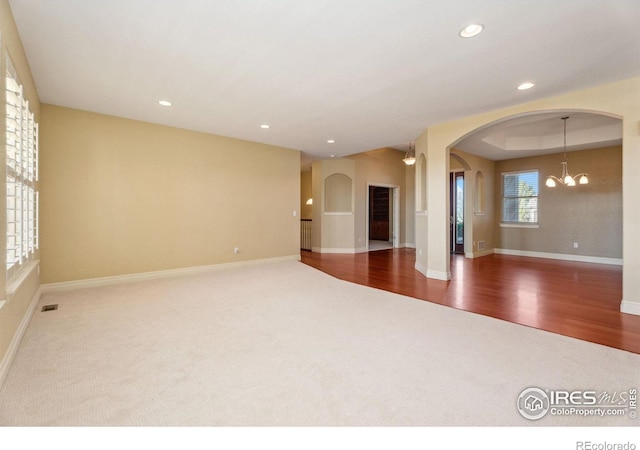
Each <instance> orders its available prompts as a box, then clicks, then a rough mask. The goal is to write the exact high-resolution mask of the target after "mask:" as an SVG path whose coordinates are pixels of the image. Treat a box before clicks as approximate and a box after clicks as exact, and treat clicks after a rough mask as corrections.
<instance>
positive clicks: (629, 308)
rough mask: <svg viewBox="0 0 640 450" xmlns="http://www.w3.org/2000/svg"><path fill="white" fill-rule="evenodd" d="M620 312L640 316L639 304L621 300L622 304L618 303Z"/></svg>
mask: <svg viewBox="0 0 640 450" xmlns="http://www.w3.org/2000/svg"><path fill="white" fill-rule="evenodd" d="M620 312H623V313H626V314H633V315H636V316H640V302H631V301H629V300H622V303H620Z"/></svg>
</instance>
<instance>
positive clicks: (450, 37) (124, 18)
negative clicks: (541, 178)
mask: <svg viewBox="0 0 640 450" xmlns="http://www.w3.org/2000/svg"><path fill="white" fill-rule="evenodd" d="M10 4H11V8H12V10H13V13H14V16H15V19H16V23H17V25H18V29H19V32H20V35H21V38H22V41H23V44H24V47H25V50H26V53H27V57H28V59H29V63H30V65H31V69H32V72H33V76H34V78H35V82H36V85H37V87H38V92H39V95H40V98H41V101H42V102H44V103H51V104H55V105H61V106H67V107H72V108H79V109H83V110H88V111H95V112H99V113H104V114H111V115H116V116H120V117H126V118H132V119H138V120H143V121H148V122H153V123H159V124H165V125H171V126H175V127H181V128H186V129H191V130H197V131H204V132H208V133H215V134H221V135H226V136H233V137H237V138H241V139H247V140H251V141H258V142H263V143H268V144H274V145H280V146H284V147H289V148H294V149H297V150H302V151H303V152H304V154H305V155H306V157H307V158H309V157H328V156H329V155H332V154H334V155H336V156H345V155H349V154H354V153H359V152H362V151H366V150H371V149H375V148H380V147H386V146H397V145H398V144H405V143H407V142H408V141H410V140H413V139H415V138H416V136H417V135H418V134H420V133H421V132H422V131H423V130H424V129H425V128H426V127H427V126H429V125H432V124H436V123H441V122H446V121H448V120H452V119H455V118H459V117H464V116H468V115H472V114H478V113H482V112H485V111H489V110H495V109H497V108H502V107H507V106H510V105H514V104H518V103H523V102H527V101H532V100H536V99H540V98H544V97H548V96H552V95H557V94H561V93H563V92H568V91H572V90H577V89H582V88H586V87H589V86H593V85H598V84H603V83H607V82H612V81H617V80H621V79H625V78H630V77H635V76H639V75H640V27H639V26H638V24H639V23H640V1H638V0H562V1H558V0H536V1H514V0H483V1H478V0H448V1H439V2H436V1H427V0H367V1H364V0H340V1H338V0H313V1H311V0H242V1H237V0H216V1H212V0H182V1H179V0H109V1H102V0H56V1H51V0H10ZM472 22H479V23H482V24H484V25H485V31H484V32H483V33H482V34H480V35H479V36H477V37H475V38H471V39H462V38H460V37H458V31H459V30H460V29H461V28H463V27H464V26H466V25H467V24H469V23H472ZM523 81H532V82H534V83H535V84H536V85H535V87H534V88H533V89H530V90H528V91H517V90H516V89H515V88H516V86H517V85H518V84H520V83H521V82H523ZM159 99H169V100H171V101H172V102H173V103H174V106H173V107H170V108H166V107H161V106H159V105H158V104H157V101H158V100H159ZM553 122H554V124H556V125H557V123H558V122H561V121H560V120H559V119H558V118H556V120H555V121H553ZM575 122H578V119H576V120H575ZM263 123H267V124H270V125H271V128H270V129H268V130H263V129H261V128H260V125H261V124H263ZM560 125H561V123H560ZM596 125H597V127H600V126H601V124H596ZM544 126H545V125H544V124H541V123H529V124H528V125H522V127H521V129H524V130H527V131H525V133H524V136H525V137H527V136H528V135H529V134H530V130H531V129H532V128H529V127H537V128H539V127H544ZM568 126H569V125H568ZM499 131H501V132H503V138H504V139H506V140H508V137H509V136H506V135H504V130H499ZM498 134H499V133H498ZM552 134H556V135H557V130H554V131H553V133H552ZM510 137H511V138H513V137H514V136H512V135H510ZM529 137H530V136H529ZM327 139H335V140H336V143H335V144H327V142H326V141H327ZM478 139H480V138H478ZM533 140H535V139H533ZM483 142H484V143H483V148H485V145H484V144H486V151H487V152H491V151H494V150H495V148H499V147H501V146H502V144H500V138H499V136H498V137H494V138H491V139H487V138H486V136H485V141H483ZM512 142H514V141H513V139H512ZM543 144H545V145H549V146H551V145H556V144H548V143H543ZM518 145H524V144H522V143H520V144H518ZM530 145H532V144H526V145H524V146H525V147H528V146H530ZM491 146H493V147H495V148H494V149H493V150H492V149H491V148H490V147H491ZM480 151H482V149H480Z"/></svg>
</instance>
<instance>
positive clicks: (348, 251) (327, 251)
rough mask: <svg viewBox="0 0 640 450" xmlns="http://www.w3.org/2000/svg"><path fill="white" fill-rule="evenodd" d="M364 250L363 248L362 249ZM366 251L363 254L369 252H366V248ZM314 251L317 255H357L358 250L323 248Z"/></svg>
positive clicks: (314, 248) (313, 249)
mask: <svg viewBox="0 0 640 450" xmlns="http://www.w3.org/2000/svg"><path fill="white" fill-rule="evenodd" d="M361 248H363V247H361ZM364 248H365V250H364V252H362V253H365V252H367V251H368V250H366V247H364ZM312 251H314V252H316V253H340V254H343V253H344V254H353V253H356V249H355V248H323V247H313V248H312Z"/></svg>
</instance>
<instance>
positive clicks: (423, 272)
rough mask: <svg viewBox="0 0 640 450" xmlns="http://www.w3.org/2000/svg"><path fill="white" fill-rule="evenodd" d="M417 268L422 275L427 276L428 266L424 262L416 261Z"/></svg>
mask: <svg viewBox="0 0 640 450" xmlns="http://www.w3.org/2000/svg"><path fill="white" fill-rule="evenodd" d="M414 267H415V269H416V270H417V271H418V272H420V273H421V274H422V275H424V276H425V277H426V276H427V268H426V267H425V266H423V265H422V264H420V263H419V262H416V264H415V266H414Z"/></svg>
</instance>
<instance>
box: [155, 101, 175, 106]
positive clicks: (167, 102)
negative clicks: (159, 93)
mask: <svg viewBox="0 0 640 450" xmlns="http://www.w3.org/2000/svg"><path fill="white" fill-rule="evenodd" d="M158 103H159V104H161V105H162V106H173V103H171V102H170V101H169V100H158Z"/></svg>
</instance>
